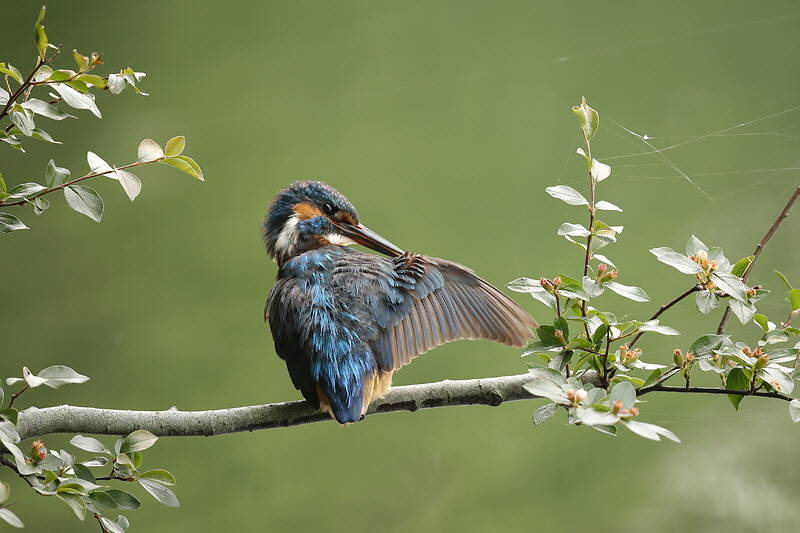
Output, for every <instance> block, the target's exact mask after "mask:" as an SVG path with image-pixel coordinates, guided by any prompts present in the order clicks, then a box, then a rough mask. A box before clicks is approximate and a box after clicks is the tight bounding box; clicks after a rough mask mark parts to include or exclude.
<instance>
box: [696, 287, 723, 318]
mask: <svg viewBox="0 0 800 533" xmlns="http://www.w3.org/2000/svg"><path fill="white" fill-rule="evenodd" d="M694 303H695V305H696V306H697V310H698V311H700V312H701V313H703V314H704V315H707V314H708V313H710V312H711V311H713V310H714V308H716V307H717V306H718V305H719V296H717V295H716V294H714V293H713V292H711V291H709V290H702V291H697V292H696V293H695V295H694Z"/></svg>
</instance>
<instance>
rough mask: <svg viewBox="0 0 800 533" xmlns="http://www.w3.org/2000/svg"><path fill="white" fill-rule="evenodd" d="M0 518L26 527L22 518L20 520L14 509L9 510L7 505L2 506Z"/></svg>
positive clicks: (11, 523)
mask: <svg viewBox="0 0 800 533" xmlns="http://www.w3.org/2000/svg"><path fill="white" fill-rule="evenodd" d="M0 518H2V519H3V520H5V521H6V522H8V523H9V524H10V525H12V526H14V527H19V528H22V527H25V524H23V523H22V520H20V519H19V518H18V517H17V515H15V514H14V513H13V512H12V511H9V510H8V509H6V508H5V507H0Z"/></svg>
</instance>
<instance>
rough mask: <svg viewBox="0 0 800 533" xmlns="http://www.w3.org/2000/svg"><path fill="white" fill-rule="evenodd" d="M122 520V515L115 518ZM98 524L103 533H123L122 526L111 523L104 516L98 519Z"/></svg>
mask: <svg viewBox="0 0 800 533" xmlns="http://www.w3.org/2000/svg"><path fill="white" fill-rule="evenodd" d="M119 518H124V517H123V516H122V515H120V516H119V517H117V520H119ZM100 523H101V524H102V526H103V531H108V533H125V528H124V527H122V524H118V523H117V522H112V521H111V520H110V519H108V518H106V517H105V516H101V517H100Z"/></svg>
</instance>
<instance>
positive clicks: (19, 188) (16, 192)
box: [8, 182, 47, 198]
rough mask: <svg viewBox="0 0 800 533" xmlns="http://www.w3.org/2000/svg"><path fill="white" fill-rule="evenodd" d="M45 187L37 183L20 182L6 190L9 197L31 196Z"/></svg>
mask: <svg viewBox="0 0 800 533" xmlns="http://www.w3.org/2000/svg"><path fill="white" fill-rule="evenodd" d="M46 189H47V187H45V186H44V185H39V184H38V183H31V182H29V183H20V184H19V185H16V186H14V187H12V188H11V190H10V191H8V197H9V198H30V197H31V196H33V195H35V194H37V193H40V192H42V191H44V190H46Z"/></svg>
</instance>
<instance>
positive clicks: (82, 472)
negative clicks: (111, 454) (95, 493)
mask: <svg viewBox="0 0 800 533" xmlns="http://www.w3.org/2000/svg"><path fill="white" fill-rule="evenodd" d="M72 469H73V470H74V471H75V477H77V478H78V479H82V480H84V481H88V482H89V483H97V480H96V479H95V478H94V474H92V471H91V470H89V468H88V467H87V466H86V465H83V464H80V463H78V464H73V465H72Z"/></svg>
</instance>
